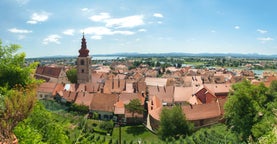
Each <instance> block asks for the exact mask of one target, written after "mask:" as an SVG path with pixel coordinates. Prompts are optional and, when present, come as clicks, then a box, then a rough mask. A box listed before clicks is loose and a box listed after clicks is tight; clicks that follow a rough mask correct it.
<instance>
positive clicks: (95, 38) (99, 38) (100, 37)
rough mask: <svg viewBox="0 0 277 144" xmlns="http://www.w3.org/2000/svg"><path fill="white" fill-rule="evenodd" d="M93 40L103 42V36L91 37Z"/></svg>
mask: <svg viewBox="0 0 277 144" xmlns="http://www.w3.org/2000/svg"><path fill="white" fill-rule="evenodd" d="M90 38H91V39H94V40H101V39H102V36H99V35H95V36H92V37H90Z"/></svg>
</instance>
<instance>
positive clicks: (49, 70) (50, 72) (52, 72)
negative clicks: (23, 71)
mask: <svg viewBox="0 0 277 144" xmlns="http://www.w3.org/2000/svg"><path fill="white" fill-rule="evenodd" d="M61 71H62V68H60V67H48V66H45V67H37V70H36V74H39V75H45V76H49V77H54V78H58V77H59V76H60V73H61Z"/></svg>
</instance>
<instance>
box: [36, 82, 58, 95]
mask: <svg viewBox="0 0 277 144" xmlns="http://www.w3.org/2000/svg"><path fill="white" fill-rule="evenodd" d="M55 87H56V83H50V82H46V83H42V84H40V85H39V87H38V89H37V91H38V92H44V93H51V94H53V92H54V90H55Z"/></svg>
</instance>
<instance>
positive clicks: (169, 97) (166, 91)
mask: <svg viewBox="0 0 277 144" xmlns="http://www.w3.org/2000/svg"><path fill="white" fill-rule="evenodd" d="M148 92H149V97H150V98H152V97H153V96H157V97H158V98H159V99H160V100H161V101H162V102H165V103H173V94H174V87H173V86H166V87H160V86H148Z"/></svg>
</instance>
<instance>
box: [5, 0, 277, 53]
mask: <svg viewBox="0 0 277 144" xmlns="http://www.w3.org/2000/svg"><path fill="white" fill-rule="evenodd" d="M276 6H277V1H276V0H228V1H227V0H1V1H0V9H1V13H0V16H1V21H0V28H1V29H0V38H1V39H2V42H3V44H5V45H7V44H13V43H16V44H20V45H21V46H22V49H21V51H24V52H25V53H26V54H27V57H40V56H53V55H71V56H72V55H73V56H74V55H77V54H78V50H79V49H80V46H81V38H82V32H84V33H85V37H86V39H87V45H88V48H89V49H90V54H91V55H93V54H111V53H121V52H138V53H167V52H182V53H243V54H247V53H258V54H266V55H270V54H277V42H276V40H277V16H276V14H277V9H276Z"/></svg>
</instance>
